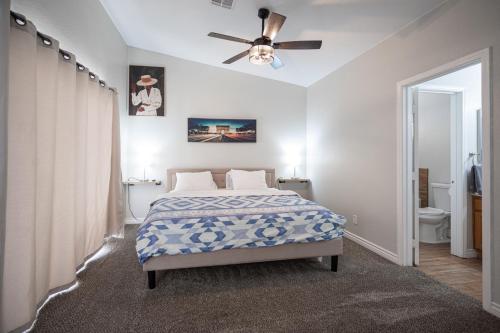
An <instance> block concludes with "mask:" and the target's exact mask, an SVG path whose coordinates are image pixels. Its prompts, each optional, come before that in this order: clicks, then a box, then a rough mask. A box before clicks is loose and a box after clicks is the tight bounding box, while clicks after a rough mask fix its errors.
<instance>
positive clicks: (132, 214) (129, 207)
mask: <svg viewBox="0 0 500 333" xmlns="http://www.w3.org/2000/svg"><path fill="white" fill-rule="evenodd" d="M128 180H129V181H130V180H135V178H129V179H128ZM127 205H128V211H129V212H130V215H131V216H132V218H133V219H134V220H135V221H137V222H142V221H141V220H139V219H138V218H137V217H136V216H135V214H134V212H133V211H132V206H131V205H130V183H127Z"/></svg>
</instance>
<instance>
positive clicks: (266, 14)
mask: <svg viewBox="0 0 500 333" xmlns="http://www.w3.org/2000/svg"><path fill="white" fill-rule="evenodd" d="M269 13H270V12H269V9H267V8H260V9H259V13H258V15H259V18H260V19H262V20H265V19H266V18H268V17H269Z"/></svg>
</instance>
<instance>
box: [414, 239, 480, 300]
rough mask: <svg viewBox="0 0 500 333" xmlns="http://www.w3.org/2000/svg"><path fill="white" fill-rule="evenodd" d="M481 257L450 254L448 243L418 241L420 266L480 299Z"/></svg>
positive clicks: (426, 271) (433, 275)
mask: <svg viewBox="0 0 500 333" xmlns="http://www.w3.org/2000/svg"><path fill="white" fill-rule="evenodd" d="M481 267H482V265H481V259H479V258H471V259H464V258H459V257H456V256H453V255H451V254H450V244H449V243H448V244H424V243H420V266H418V267H417V268H418V269H419V270H421V271H422V272H424V273H425V274H427V275H429V276H431V277H432V278H434V279H436V280H438V281H440V282H442V283H444V284H446V285H448V286H450V287H452V288H455V289H458V290H459V291H461V292H462V293H464V294H467V295H469V296H472V297H474V298H476V299H478V300H479V301H482V269H481Z"/></svg>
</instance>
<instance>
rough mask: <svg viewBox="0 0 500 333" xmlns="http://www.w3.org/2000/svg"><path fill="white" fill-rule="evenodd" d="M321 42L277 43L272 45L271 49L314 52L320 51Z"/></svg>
mask: <svg viewBox="0 0 500 333" xmlns="http://www.w3.org/2000/svg"><path fill="white" fill-rule="evenodd" d="M322 43H323V42H322V41H320V40H297V41H291V42H279V43H274V44H273V47H274V48H275V49H287V50H314V49H320V48H321V44H322Z"/></svg>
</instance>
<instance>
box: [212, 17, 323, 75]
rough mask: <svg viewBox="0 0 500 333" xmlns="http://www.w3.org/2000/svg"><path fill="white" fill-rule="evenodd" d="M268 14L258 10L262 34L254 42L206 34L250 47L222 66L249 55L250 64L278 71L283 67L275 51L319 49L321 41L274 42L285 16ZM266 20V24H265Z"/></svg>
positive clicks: (213, 33) (216, 34)
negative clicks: (270, 67) (269, 65)
mask: <svg viewBox="0 0 500 333" xmlns="http://www.w3.org/2000/svg"><path fill="white" fill-rule="evenodd" d="M269 13H270V12H269V10H268V9H267V8H260V9H259V12H258V16H259V18H260V19H261V20H262V34H261V36H260V37H258V38H257V39H255V40H254V41H251V40H248V39H243V38H238V37H233V36H228V35H223V34H219V33H216V32H211V33H209V34H208V36H210V37H214V38H220V39H225V40H229V41H232V42H237V43H244V44H249V45H251V47H250V48H249V49H248V50H246V51H243V52H241V53H239V54H237V55H235V56H234V57H232V58H229V59H227V60H226V61H224V62H223V64H232V63H233V62H235V61H237V60H240V59H241V58H243V57H246V56H247V55H249V60H250V62H251V63H252V64H256V65H265V64H271V66H272V67H273V68H274V69H278V68H280V67H282V66H283V63H282V62H281V60H280V58H279V57H278V55H277V54H276V53H275V50H276V49H280V50H313V49H320V48H321V43H322V41H321V40H300V41H290V42H274V38H275V37H276V35H277V34H278V32H279V31H280V29H281V26H282V25H283V23H285V20H286V16H283V15H280V14H278V13H274V12H273V13H271V15H269ZM266 19H267V24H265V20H266Z"/></svg>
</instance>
